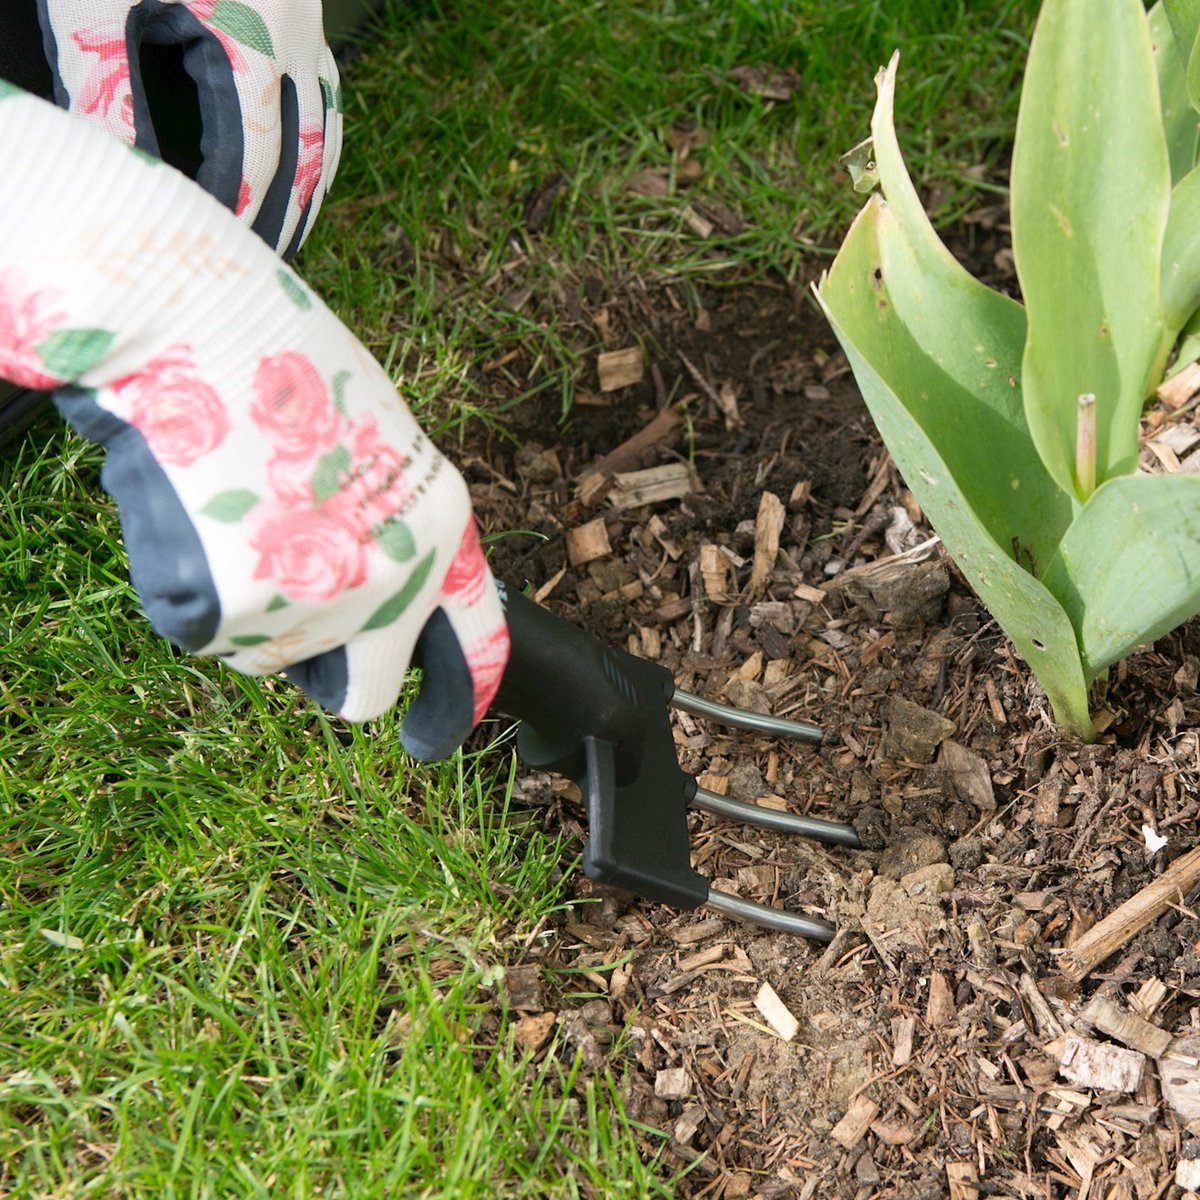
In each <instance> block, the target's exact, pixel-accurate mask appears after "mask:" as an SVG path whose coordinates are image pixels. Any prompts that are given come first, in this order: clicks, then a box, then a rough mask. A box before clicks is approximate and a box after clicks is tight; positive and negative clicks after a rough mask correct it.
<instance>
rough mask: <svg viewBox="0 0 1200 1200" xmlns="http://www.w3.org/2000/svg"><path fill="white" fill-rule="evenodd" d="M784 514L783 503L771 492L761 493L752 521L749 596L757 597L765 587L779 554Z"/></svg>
mask: <svg viewBox="0 0 1200 1200" xmlns="http://www.w3.org/2000/svg"><path fill="white" fill-rule="evenodd" d="M785 517H786V512H785V510H784V507H783V501H782V500H780V499H779V497H778V496H776V495H775V494H774V493H773V492H763V494H762V498H761V499H760V500H759V502H758V515H757V516H756V517H755V519H754V565H753V566H752V567H751V568H750V594H751V595H752V596H754V595H757V594H758V593H759V592H760V591H762V589H763V588H764V587H765V586H766V584H767V581H768V580H769V579H770V578H771V572H772V571H773V570H774V569H775V559H776V557H777V556H778V554H779V536H780V534H781V533H782V532H783V522H784V520H785Z"/></svg>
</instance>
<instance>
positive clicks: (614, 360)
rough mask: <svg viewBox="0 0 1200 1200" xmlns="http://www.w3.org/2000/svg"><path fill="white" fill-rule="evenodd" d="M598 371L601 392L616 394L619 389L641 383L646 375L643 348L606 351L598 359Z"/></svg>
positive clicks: (635, 347)
mask: <svg viewBox="0 0 1200 1200" xmlns="http://www.w3.org/2000/svg"><path fill="white" fill-rule="evenodd" d="M596 371H597V373H598V374H599V376H600V390H601V391H602V392H615V391H617V390H618V389H619V388H623V387H629V386H630V385H631V384H634V383H641V381H642V378H643V376H644V375H645V373H646V360H645V355H644V354H643V353H642V348H641V346H627V347H626V348H625V349H624V350H606V351H604V353H603V354H601V355H599V356H598V357H597V359H596Z"/></svg>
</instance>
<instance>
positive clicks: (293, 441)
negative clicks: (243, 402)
mask: <svg viewBox="0 0 1200 1200" xmlns="http://www.w3.org/2000/svg"><path fill="white" fill-rule="evenodd" d="M250 418H251V420H252V421H253V422H254V423H255V425H257V426H258V428H259V429H261V430H262V431H263V433H265V434H266V435H267V437H268V438H270V440H271V444H272V446H273V447H274V449H275V453H276V454H278V455H282V456H283V457H284V458H311V457H313V456H314V455H316V454H318V453H319V452H320V451H321V450H323V449H326V448H328V447H329V446H330V445H332V443H333V442H334V441H335V440H336V438H337V433H338V414H337V411H336V410H335V409H334V407H333V405H332V404H331V403H330V401H329V391H328V389H327V388H326V387H325V383H324V381H323V380H322V379H321V376H320V375H319V374H318V373H317V369H316V367H314V366H313V364H312V363H311V362H310V361H309V359H307V358H306V357H305V356H304V355H303V354H299V353H297V352H296V351H294V350H289V351H287V352H286V353H284V354H275V355H272V356H271V357H269V358H264V359H263V360H262V361H261V362H260V363H259V364H258V369H257V370H256V371H255V372H254V400H253V401H252V402H251V404H250Z"/></svg>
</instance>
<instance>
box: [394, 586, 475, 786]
mask: <svg viewBox="0 0 1200 1200" xmlns="http://www.w3.org/2000/svg"><path fill="white" fill-rule="evenodd" d="M413 666H414V667H420V668H421V670H422V672H423V678H422V680H421V690H420V692H419V693H418V694H417V697H416V699H415V700H414V701H413V702H412V704H411V705H409V709H408V712H407V713H406V714H405V716H404V721H403V723H402V724H401V726H400V744H401V745H402V746H403V747H404V749H405V750H407V751H408V753H409V754H411V755H412V756H413V758H418V759H421V760H422V761H423V762H436V761H437V760H438V759H443V758H449V757H450V755H452V754H453V753H454V751H455V750H456V749H457V748H458V747H459V746H461V745H462V743H463V742H464V740H465V739H466V737H467V735H468V734H469V733H470V732H471V730H472V729H474V728H475V687H474V684H473V682H472V680H471V672H470V670H469V668H468V667H467V660H466V658H465V657H464V655H463V652H462V647H461V646H460V645H459V643H458V638H457V636H456V635H455V633H454V627H453V626H452V625H451V624H450V618H449V617H447V616H446V614H445V613H444V612H443V611H442V610H441V609H440V608H439V609H438V610H437V611H436V612H435V613H434V614H433V616H431V617H430V618H429V620H428V621H426V623H425V628H424V629H422V630H421V636H420V637H419V638H418V639H417V645H416V649H415V650H414V652H413Z"/></svg>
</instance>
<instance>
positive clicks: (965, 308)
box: [871, 55, 1074, 574]
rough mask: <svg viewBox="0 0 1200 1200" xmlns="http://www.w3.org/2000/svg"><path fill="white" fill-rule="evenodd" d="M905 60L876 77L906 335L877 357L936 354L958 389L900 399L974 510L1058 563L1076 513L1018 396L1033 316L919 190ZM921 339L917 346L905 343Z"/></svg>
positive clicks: (892, 262) (881, 243) (895, 293)
mask: <svg viewBox="0 0 1200 1200" xmlns="http://www.w3.org/2000/svg"><path fill="white" fill-rule="evenodd" d="M897 60H898V58H897V56H895V55H893V57H892V61H891V63H890V64H889V65H888V67H887V68H886V69H885V70H884V71H882V72H880V74H879V75H878V76H877V77H876V81H875V82H876V86H877V87H878V89H879V97H878V100H877V102H876V105H875V113H874V116H873V117H872V120H871V130H872V135H873V141H874V145H875V158H876V163H877V169H878V171H879V177H880V182H881V184H882V187H883V194H884V197H885V198H886V200H887V202H888V214H887V216H886V218H885V217H883V216H881V217H880V219H879V221H878V223H877V226H876V236H877V238H878V248H879V255H880V263H879V266H880V269H881V270H882V271H883V275H884V280H885V281H886V284H887V295H888V298H889V300H890V302H891V304H892V306H893V312H892V314H891V317H892V318H894V320H896V321H898V323H899V325H900V326H901V327H902V329H903V333H902V334H897V333H895V332H887V333H885V332H884V331H883V330H881V331H880V340H881V345H880V346H879V347H878V348H877V349H875V350H873V352H872V353H873V354H875V355H878V356H882V358H883V359H886V360H887V361H888V362H891V363H892V364H893V377H894V378H895V379H896V380H897V381H899V380H900V379H901V378H903V373H904V372H905V370H906V368H905V366H904V363H903V359H904V357H905V356H906V355H908V354H910V353H911V354H916V355H917V357H919V358H924V357H928V358H930V359H932V360H934V361H935V362H936V363H937V364H938V367H939V369H940V370H941V371H943V372H944V373H945V374H946V375H947V376H949V378H950V379H951V380H952V381H953V387H952V388H945V387H942V388H938V389H929V388H928V387H926V386H924V383H923V381H922V380H921V379H914V380H912V381H911V382H910V383H909V384H908V385H907V386H906V390H900V388H897V395H898V396H899V397H900V400H901V402H902V403H903V404H904V406H905V407H906V408H907V409H908V411H909V413H910V414H911V415H912V416H913V418H914V419H915V420H916V421H917V422H918V423H919V424H920V425H921V426H922V428H923V429H924V430H925V432H926V434H927V436H928V437H929V438H930V439H931V441H933V443H934V444H935V445H936V446H937V448H938V453H939V454H941V455H942V457H943V458H944V460H945V461H946V462H947V464H948V465H949V467H950V469H951V471H952V472H953V473H954V476H955V478H956V479H957V480H958V482H959V486H960V487H961V488H962V489H963V491H964V493H965V494H966V496H967V498H968V500H969V501H970V503H971V505H972V507H973V508H974V510H975V513H976V515H977V516H978V517H979V519H980V520H981V521H983V523H984V524H985V525H986V526H987V528H988V530H989V532H990V533H991V535H992V538H993V539H994V540H995V541H996V542H997V543H999V545H1001V546H1002V547H1005V548H1011V547H1013V546H1014V545H1015V546H1016V547H1017V549H1016V550H1015V551H1014V554H1015V556H1018V557H1019V560H1020V561H1021V565H1023V566H1026V567H1028V568H1031V569H1033V570H1034V572H1035V574H1036V570H1037V564H1039V563H1041V564H1044V563H1046V562H1048V561H1049V560H1050V556H1051V555H1052V554H1053V553H1054V550H1055V548H1056V547H1057V545H1058V539H1059V537H1060V536H1061V535H1062V532H1063V530H1065V529H1066V527H1067V525H1068V524H1069V523H1070V521H1071V518H1072V516H1073V507H1074V506H1073V505H1072V502H1071V499H1070V497H1069V496H1068V495H1067V494H1066V493H1065V492H1064V491H1063V490H1062V489H1061V488H1059V486H1058V485H1057V484H1056V483H1055V482H1054V480H1053V479H1052V478H1051V477H1050V475H1049V474H1048V473H1047V471H1046V468H1045V466H1044V465H1043V463H1042V460H1041V459H1040V458H1039V457H1038V454H1037V451H1036V449H1035V448H1034V445H1033V443H1032V441H1031V440H1030V437H1029V430H1028V428H1027V426H1026V424H1025V410H1024V406H1023V403H1022V399H1021V389H1020V376H1021V353H1022V350H1023V347H1024V344H1025V313H1024V310H1023V309H1022V308H1021V306H1020V305H1019V304H1017V303H1016V302H1015V301H1013V300H1011V299H1009V298H1008V297H1007V296H1003V295H1001V294H1000V293H999V292H996V291H993V290H992V289H991V288H989V287H986V286H985V285H984V284H982V283H980V282H979V281H978V280H977V279H976V278H975V277H974V276H972V275H971V274H970V272H969V271H967V270H965V269H964V268H963V267H962V266H961V265H960V264H959V263H958V262H957V260H956V259H955V258H954V256H953V255H952V254H951V253H950V251H949V250H948V249H947V248H946V247H945V245H944V244H943V243H942V241H941V239H940V238H939V237H938V235H937V233H936V232H935V231H934V228H933V226H932V225H931V224H930V222H929V218H928V217H927V216H926V214H925V210H924V209H923V208H922V207H921V202H920V199H919V198H918V196H917V192H916V189H915V188H914V187H913V185H912V181H911V179H910V178H909V175H908V172H907V170H906V169H905V166H904V160H903V157H902V156H901V153H900V146H899V143H898V142H897V140H896V132H895V126H894V118H893V106H894V94H895V83H896V65H897ZM909 340H911V341H912V342H915V343H916V347H915V348H913V347H911V346H910V345H909V344H908V342H909Z"/></svg>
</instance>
